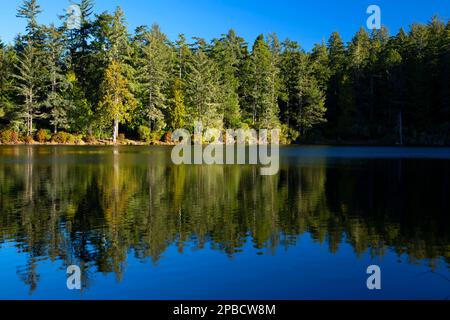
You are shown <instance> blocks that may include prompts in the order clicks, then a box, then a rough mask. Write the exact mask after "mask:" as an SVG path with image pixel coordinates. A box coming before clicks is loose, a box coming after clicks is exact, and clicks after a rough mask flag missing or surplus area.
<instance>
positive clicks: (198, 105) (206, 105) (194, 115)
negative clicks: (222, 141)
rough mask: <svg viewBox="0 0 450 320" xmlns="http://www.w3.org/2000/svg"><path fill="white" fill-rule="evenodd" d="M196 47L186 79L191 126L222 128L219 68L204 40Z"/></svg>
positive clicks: (199, 41) (197, 43)
mask: <svg viewBox="0 0 450 320" xmlns="http://www.w3.org/2000/svg"><path fill="white" fill-rule="evenodd" d="M196 46H197V47H196V49H195V53H194V54H193V55H192V57H191V59H190V61H189V62H188V69H187V70H188V73H187V79H186V104H187V113H188V119H190V121H192V122H191V123H189V125H190V126H193V125H194V121H200V122H202V124H203V126H204V127H213V128H221V127H222V126H223V114H221V113H220V110H221V106H222V105H221V104H222V101H221V100H220V98H221V94H220V90H221V88H220V86H219V77H218V72H217V66H216V65H215V63H214V62H213V61H212V60H211V59H210V58H209V57H208V56H207V55H206V53H205V44H204V41H203V40H201V39H199V40H197V42H196Z"/></svg>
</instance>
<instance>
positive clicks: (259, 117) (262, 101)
mask: <svg viewBox="0 0 450 320" xmlns="http://www.w3.org/2000/svg"><path fill="white" fill-rule="evenodd" d="M244 68H245V70H244V72H245V87H244V97H245V102H246V104H247V107H246V108H245V109H246V110H245V111H246V116H247V120H248V122H250V124H252V125H253V126H255V127H257V128H267V129H270V128H273V127H276V126H277V125H278V123H279V119H278V115H279V107H278V103H277V100H278V95H277V90H276V86H277V84H276V82H275V80H276V79H277V76H278V74H279V69H278V67H277V66H276V62H275V57H274V56H273V54H272V52H271V50H270V46H269V45H268V43H267V42H266V41H265V40H264V37H263V36H262V35H260V36H259V37H258V38H257V39H256V41H255V44H254V45H253V50H252V54H251V56H250V58H249V59H248V60H247V62H246V64H245V67H244Z"/></svg>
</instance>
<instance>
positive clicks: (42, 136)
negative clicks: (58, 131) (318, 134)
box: [36, 129, 52, 143]
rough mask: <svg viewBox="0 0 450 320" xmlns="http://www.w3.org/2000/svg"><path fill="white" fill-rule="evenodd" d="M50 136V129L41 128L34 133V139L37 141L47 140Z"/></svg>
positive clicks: (43, 141)
mask: <svg viewBox="0 0 450 320" xmlns="http://www.w3.org/2000/svg"><path fill="white" fill-rule="evenodd" d="M51 138H52V134H51V133H50V130H46V129H41V130H39V131H38V132H37V133H36V140H37V141H38V142H39V143H45V142H47V141H49V140H50V139H51Z"/></svg>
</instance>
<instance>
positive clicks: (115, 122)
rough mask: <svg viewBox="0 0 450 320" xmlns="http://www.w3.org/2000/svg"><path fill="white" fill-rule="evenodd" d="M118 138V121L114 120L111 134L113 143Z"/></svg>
mask: <svg viewBox="0 0 450 320" xmlns="http://www.w3.org/2000/svg"><path fill="white" fill-rule="evenodd" d="M118 136H119V120H117V119H114V132H113V142H114V144H116V143H117V137H118Z"/></svg>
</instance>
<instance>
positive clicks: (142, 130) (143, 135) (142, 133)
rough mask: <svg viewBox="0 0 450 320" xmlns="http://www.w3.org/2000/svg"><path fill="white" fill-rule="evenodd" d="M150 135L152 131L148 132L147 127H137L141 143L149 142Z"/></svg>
mask: <svg viewBox="0 0 450 320" xmlns="http://www.w3.org/2000/svg"><path fill="white" fill-rule="evenodd" d="M151 133H152V131H151V130H150V128H149V127H146V126H139V128H138V134H139V139H140V140H141V141H145V142H150V141H151Z"/></svg>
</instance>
